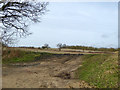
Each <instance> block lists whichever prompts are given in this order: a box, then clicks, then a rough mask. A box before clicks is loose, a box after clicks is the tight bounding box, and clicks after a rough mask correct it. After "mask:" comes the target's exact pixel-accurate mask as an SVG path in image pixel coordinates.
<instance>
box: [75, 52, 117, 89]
mask: <svg viewBox="0 0 120 90" xmlns="http://www.w3.org/2000/svg"><path fill="white" fill-rule="evenodd" d="M82 60H83V63H82V66H81V67H80V68H78V70H77V71H76V76H77V77H78V78H79V79H80V80H84V81H86V82H88V83H89V84H90V85H92V86H96V87H97V88H117V87H118V54H96V55H95V54H89V55H84V56H82Z"/></svg>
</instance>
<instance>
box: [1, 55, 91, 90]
mask: <svg viewBox="0 0 120 90" xmlns="http://www.w3.org/2000/svg"><path fill="white" fill-rule="evenodd" d="M81 62H82V60H81V55H72V54H70V55H59V54H58V55H53V56H52V57H48V58H45V59H41V60H38V61H36V62H31V63H17V64H12V65H10V66H6V65H5V66H3V73H2V74H3V77H2V80H3V81H2V87H3V88H92V86H90V85H89V84H88V83H86V82H84V81H80V80H79V79H77V78H76V77H75V71H76V69H77V68H78V67H80V66H81Z"/></svg>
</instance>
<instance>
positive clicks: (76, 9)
mask: <svg viewBox="0 0 120 90" xmlns="http://www.w3.org/2000/svg"><path fill="white" fill-rule="evenodd" d="M48 10H49V12H47V13H46V14H45V15H43V16H42V18H41V21H42V22H41V23H38V24H32V25H31V26H30V27H29V29H30V31H31V32H32V33H33V34H32V35H31V36H28V37H27V38H23V39H20V41H19V43H18V44H17V46H35V47H40V46H42V45H44V44H45V43H47V44H49V45H50V47H53V48H55V47H56V44H57V43H65V44H67V45H84V46H93V47H114V48H116V47H117V46H118V3H117V2H116V3H113V2H103V3H100V2H97V3H94V2H84V3H82V2H50V3H49V5H48Z"/></svg>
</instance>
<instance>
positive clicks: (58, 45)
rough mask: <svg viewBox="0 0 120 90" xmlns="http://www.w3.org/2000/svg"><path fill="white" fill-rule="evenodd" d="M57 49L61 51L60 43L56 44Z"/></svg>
mask: <svg viewBox="0 0 120 90" xmlns="http://www.w3.org/2000/svg"><path fill="white" fill-rule="evenodd" d="M57 47H58V49H59V51H61V48H62V43H58V44H57Z"/></svg>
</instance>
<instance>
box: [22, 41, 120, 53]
mask: <svg viewBox="0 0 120 90" xmlns="http://www.w3.org/2000/svg"><path fill="white" fill-rule="evenodd" d="M56 47H57V48H58V50H59V51H61V49H80V50H83V52H84V50H92V51H110V52H115V51H119V50H120V48H96V47H92V46H78V45H76V46H69V45H66V44H62V43H58V44H56ZM21 48H35V47H21ZM49 48H51V47H50V45H49V44H44V45H43V46H42V47H38V49H49Z"/></svg>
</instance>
